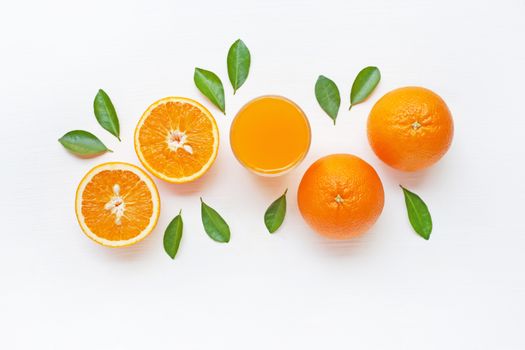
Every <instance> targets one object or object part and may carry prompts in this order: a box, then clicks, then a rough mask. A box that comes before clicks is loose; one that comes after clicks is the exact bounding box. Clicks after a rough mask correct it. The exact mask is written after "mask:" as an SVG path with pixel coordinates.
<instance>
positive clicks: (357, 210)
mask: <svg viewBox="0 0 525 350" xmlns="http://www.w3.org/2000/svg"><path fill="white" fill-rule="evenodd" d="M384 200H385V195H384V191H383V184H382V183H381V179H380V178H379V176H378V175H377V173H376V171H375V170H374V168H372V166H370V165H369V164H368V163H367V162H365V161H364V160H362V159H361V158H359V157H356V156H354V155H351V154H333V155H329V156H326V157H323V158H321V159H319V160H317V161H316V162H315V163H313V164H312V165H311V166H310V167H309V168H308V170H307V171H306V172H305V174H304V175H303V178H302V180H301V183H300V184H299V189H298V191H297V203H298V205H299V210H300V211H301V214H302V216H303V218H304V219H305V221H306V222H307V223H308V225H310V227H311V228H313V229H314V230H315V231H316V232H317V233H319V234H320V235H322V236H325V237H328V238H332V239H349V238H353V237H357V236H359V235H361V234H363V233H365V232H366V231H368V229H370V227H372V225H374V223H375V222H376V221H377V219H378V218H379V215H380V214H381V212H382V211H383V204H384Z"/></svg>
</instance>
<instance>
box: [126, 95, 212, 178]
mask: <svg viewBox="0 0 525 350" xmlns="http://www.w3.org/2000/svg"><path fill="white" fill-rule="evenodd" d="M218 148H219V131H218V129H217V123H216V122H215V119H214V118H213V116H212V115H211V113H210V112H209V111H208V110H207V109H206V108H205V107H204V106H202V105H201V104H200V103H198V102H196V101H193V100H191V99H188V98H184V97H166V98H163V99H161V100H159V101H157V102H155V103H153V104H152V105H151V106H149V108H148V109H147V110H146V111H145V112H144V114H143V115H142V118H140V121H139V123H138V124H137V128H136V129H135V152H137V156H138V157H139V159H140V161H141V163H142V164H143V165H144V167H145V168H146V169H148V170H149V171H150V172H151V173H152V174H153V175H155V176H156V177H158V178H160V179H162V180H165V181H168V182H172V183H184V182H189V181H193V180H195V179H197V178H199V177H201V176H202V175H203V174H204V173H205V172H206V171H207V170H208V169H209V168H210V167H211V165H212V164H213V162H214V160H215V158H216V157H217V150H218Z"/></svg>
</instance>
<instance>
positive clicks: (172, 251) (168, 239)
mask: <svg viewBox="0 0 525 350" xmlns="http://www.w3.org/2000/svg"><path fill="white" fill-rule="evenodd" d="M181 213H182V210H181V211H179V215H177V216H176V217H175V218H174V219H173V220H171V222H170V223H169V225H168V227H166V231H164V250H165V251H166V253H168V255H169V256H170V258H172V259H175V255H177V251H178V250H179V245H180V240H181V238H182V227H183V224H182V216H181Z"/></svg>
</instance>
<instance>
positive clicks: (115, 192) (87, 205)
mask: <svg viewBox="0 0 525 350" xmlns="http://www.w3.org/2000/svg"><path fill="white" fill-rule="evenodd" d="M75 211H76V215H77V219H78V223H79V224H80V227H81V228H82V231H84V233H85V234H86V235H87V236H88V237H89V238H91V239H92V240H94V241H95V242H97V243H100V244H102V245H105V246H109V247H123V246H128V245H131V244H134V243H137V242H138V241H140V240H142V239H143V238H145V237H146V236H147V235H148V234H149V233H150V232H151V231H152V230H153V229H154V228H155V225H156V224H157V220H158V218H159V214H160V199H159V194H158V192H157V187H156V186H155V183H154V182H153V181H152V179H151V178H150V177H149V175H148V174H146V173H145V172H144V171H143V170H141V169H140V168H138V167H136V166H134V165H132V164H127V163H120V162H112V163H104V164H101V165H98V166H96V167H94V168H93V169H91V170H90V171H89V172H88V173H87V174H86V175H85V176H84V178H83V179H82V181H80V184H79V185H78V189H77V193H76V199H75Z"/></svg>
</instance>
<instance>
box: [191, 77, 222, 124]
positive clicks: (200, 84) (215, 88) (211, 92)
mask: <svg viewBox="0 0 525 350" xmlns="http://www.w3.org/2000/svg"><path fill="white" fill-rule="evenodd" d="M193 81H195V85H196V86H197V88H198V89H199V90H200V92H202V93H203V94H204V96H206V97H207V98H209V99H210V101H211V102H212V103H213V104H214V105H215V106H217V107H218V108H219V109H220V110H221V111H222V113H224V114H226V109H225V106H224V104H225V103H224V88H223V86H222V82H221V79H219V77H218V76H217V75H216V74H215V73H213V72H210V71H209V70H205V69H200V68H195V74H194V75H193Z"/></svg>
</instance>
